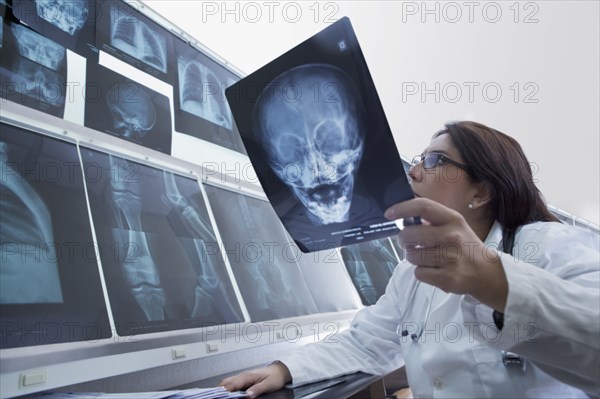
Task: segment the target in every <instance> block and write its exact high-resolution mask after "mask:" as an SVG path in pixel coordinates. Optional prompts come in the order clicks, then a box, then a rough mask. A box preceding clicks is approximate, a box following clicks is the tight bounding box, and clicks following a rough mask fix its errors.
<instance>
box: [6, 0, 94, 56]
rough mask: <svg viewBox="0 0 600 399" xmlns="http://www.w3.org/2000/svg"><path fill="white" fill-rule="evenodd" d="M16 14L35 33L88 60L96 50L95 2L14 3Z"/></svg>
mask: <svg viewBox="0 0 600 399" xmlns="http://www.w3.org/2000/svg"><path fill="white" fill-rule="evenodd" d="M13 14H14V15H15V17H17V18H19V19H20V20H21V21H23V22H25V23H26V24H27V25H29V26H30V27H31V28H32V29H34V30H35V31H37V32H39V33H41V34H42V35H44V36H46V37H48V38H50V39H52V40H54V41H55V42H57V43H59V44H60V45H62V46H64V47H66V48H68V49H70V50H72V51H74V52H76V53H78V54H80V55H82V56H84V57H92V56H95V55H96V53H97V49H96V48H95V28H96V26H95V22H96V1H95V0H13Z"/></svg>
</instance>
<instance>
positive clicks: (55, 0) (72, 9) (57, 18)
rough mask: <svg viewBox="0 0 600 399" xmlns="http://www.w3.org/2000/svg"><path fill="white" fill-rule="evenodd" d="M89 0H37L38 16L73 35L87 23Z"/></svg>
mask: <svg viewBox="0 0 600 399" xmlns="http://www.w3.org/2000/svg"><path fill="white" fill-rule="evenodd" d="M88 3H89V2H88V1H87V0H35V7H36V12H37V15H38V17H40V18H42V19H44V20H45V21H47V22H49V23H50V24H52V25H54V26H56V27H57V28H58V29H60V30H62V31H63V32H66V33H68V34H69V35H71V36H73V35H75V34H77V32H79V31H80V30H81V28H83V26H84V25H85V23H86V21H87V19H88V14H89V5H88Z"/></svg>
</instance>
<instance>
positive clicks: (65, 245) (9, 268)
mask: <svg viewBox="0 0 600 399" xmlns="http://www.w3.org/2000/svg"><path fill="white" fill-rule="evenodd" d="M0 225H1V226H2V228H1V229H0V256H1V258H2V261H1V262H0V312H1V314H2V329H1V331H2V333H1V335H2V336H1V340H2V348H8V347H19V346H29V345H41V344H50V343H58V342H70V341H82V340H88V339H89V340H97V339H99V338H106V337H109V336H110V335H111V331H110V327H109V324H108V314H107V312H106V306H105V302H104V295H103V292H102V287H101V284H100V273H99V269H98V262H97V259H96V256H95V252H94V248H95V244H94V240H93V239H92V230H91V225H90V223H89V215H88V212H87V203H86V199H85V191H84V182H83V176H82V174H81V165H80V163H79V156H78V153H77V147H76V146H75V144H72V143H66V142H62V141H59V140H56V139H53V138H49V137H46V136H43V135H39V134H36V133H32V132H28V131H25V130H23V129H20V128H16V127H13V126H10V125H7V124H0ZM57 326H59V327H58V328H59V329H60V328H67V326H70V327H69V334H67V333H65V334H54V333H52V334H48V332H47V329H52V331H55V329H56V328H57Z"/></svg>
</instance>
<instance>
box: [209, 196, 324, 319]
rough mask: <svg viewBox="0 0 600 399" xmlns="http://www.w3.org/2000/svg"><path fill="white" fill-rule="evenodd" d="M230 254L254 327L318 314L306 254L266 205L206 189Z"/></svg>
mask: <svg viewBox="0 0 600 399" xmlns="http://www.w3.org/2000/svg"><path fill="white" fill-rule="evenodd" d="M205 189H206V194H207V195H208V198H209V202H210V205H211V208H212V211H213V213H214V215H215V219H216V222H217V226H218V230H219V233H220V235H221V237H222V239H223V246H224V248H225V253H226V254H227V256H228V258H229V263H230V264H231V267H232V268H233V273H234V275H235V279H236V281H237V284H238V286H239V289H240V292H241V294H242V297H243V298H244V303H245V304H246V307H247V309H248V313H249V314H250V319H251V321H253V322H260V321H264V320H274V319H281V318H286V317H294V316H301V315H306V314H313V313H317V312H318V309H317V306H316V304H315V301H314V299H313V298H312V296H311V293H310V290H309V288H308V286H307V284H306V282H305V280H304V277H303V275H302V273H301V271H300V268H299V266H298V262H297V259H298V255H299V254H301V253H300V252H299V251H298V250H297V248H295V245H293V244H291V243H290V242H289V241H288V240H287V237H286V235H285V230H284V229H283V226H281V223H280V222H279V220H278V219H277V217H276V215H275V214H274V213H273V210H272V209H271V207H270V206H269V204H268V203H267V202H265V201H262V200H258V199H255V198H251V197H248V196H245V195H243V194H239V193H235V192H233V191H228V190H225V189H222V188H218V187H213V186H205Z"/></svg>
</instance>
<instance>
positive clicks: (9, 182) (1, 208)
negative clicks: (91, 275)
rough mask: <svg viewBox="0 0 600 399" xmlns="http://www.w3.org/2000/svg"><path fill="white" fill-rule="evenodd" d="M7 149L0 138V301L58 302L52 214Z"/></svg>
mask: <svg viewBox="0 0 600 399" xmlns="http://www.w3.org/2000/svg"><path fill="white" fill-rule="evenodd" d="M9 151H10V148H9V146H8V144H6V143H4V142H2V141H0V171H1V174H2V178H1V179H0V224H1V225H2V228H1V229H0V256H1V257H2V263H1V264H0V303H1V304H27V303H61V302H62V301H63V296H62V290H61V285H60V279H59V274H58V265H57V263H56V260H57V259H58V258H57V255H56V251H55V245H56V243H55V239H54V234H53V231H52V216H51V215H50V212H49V210H48V208H47V206H46V204H45V203H44V201H43V200H42V199H41V198H40V196H39V195H38V193H37V192H36V191H35V190H34V189H33V188H32V187H31V186H30V185H29V183H28V182H27V181H26V180H25V179H24V178H23V177H21V175H20V174H19V172H18V170H15V169H13V166H14V165H18V163H17V162H9ZM42 251H44V252H43V256H42ZM23 254H28V255H23Z"/></svg>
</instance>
